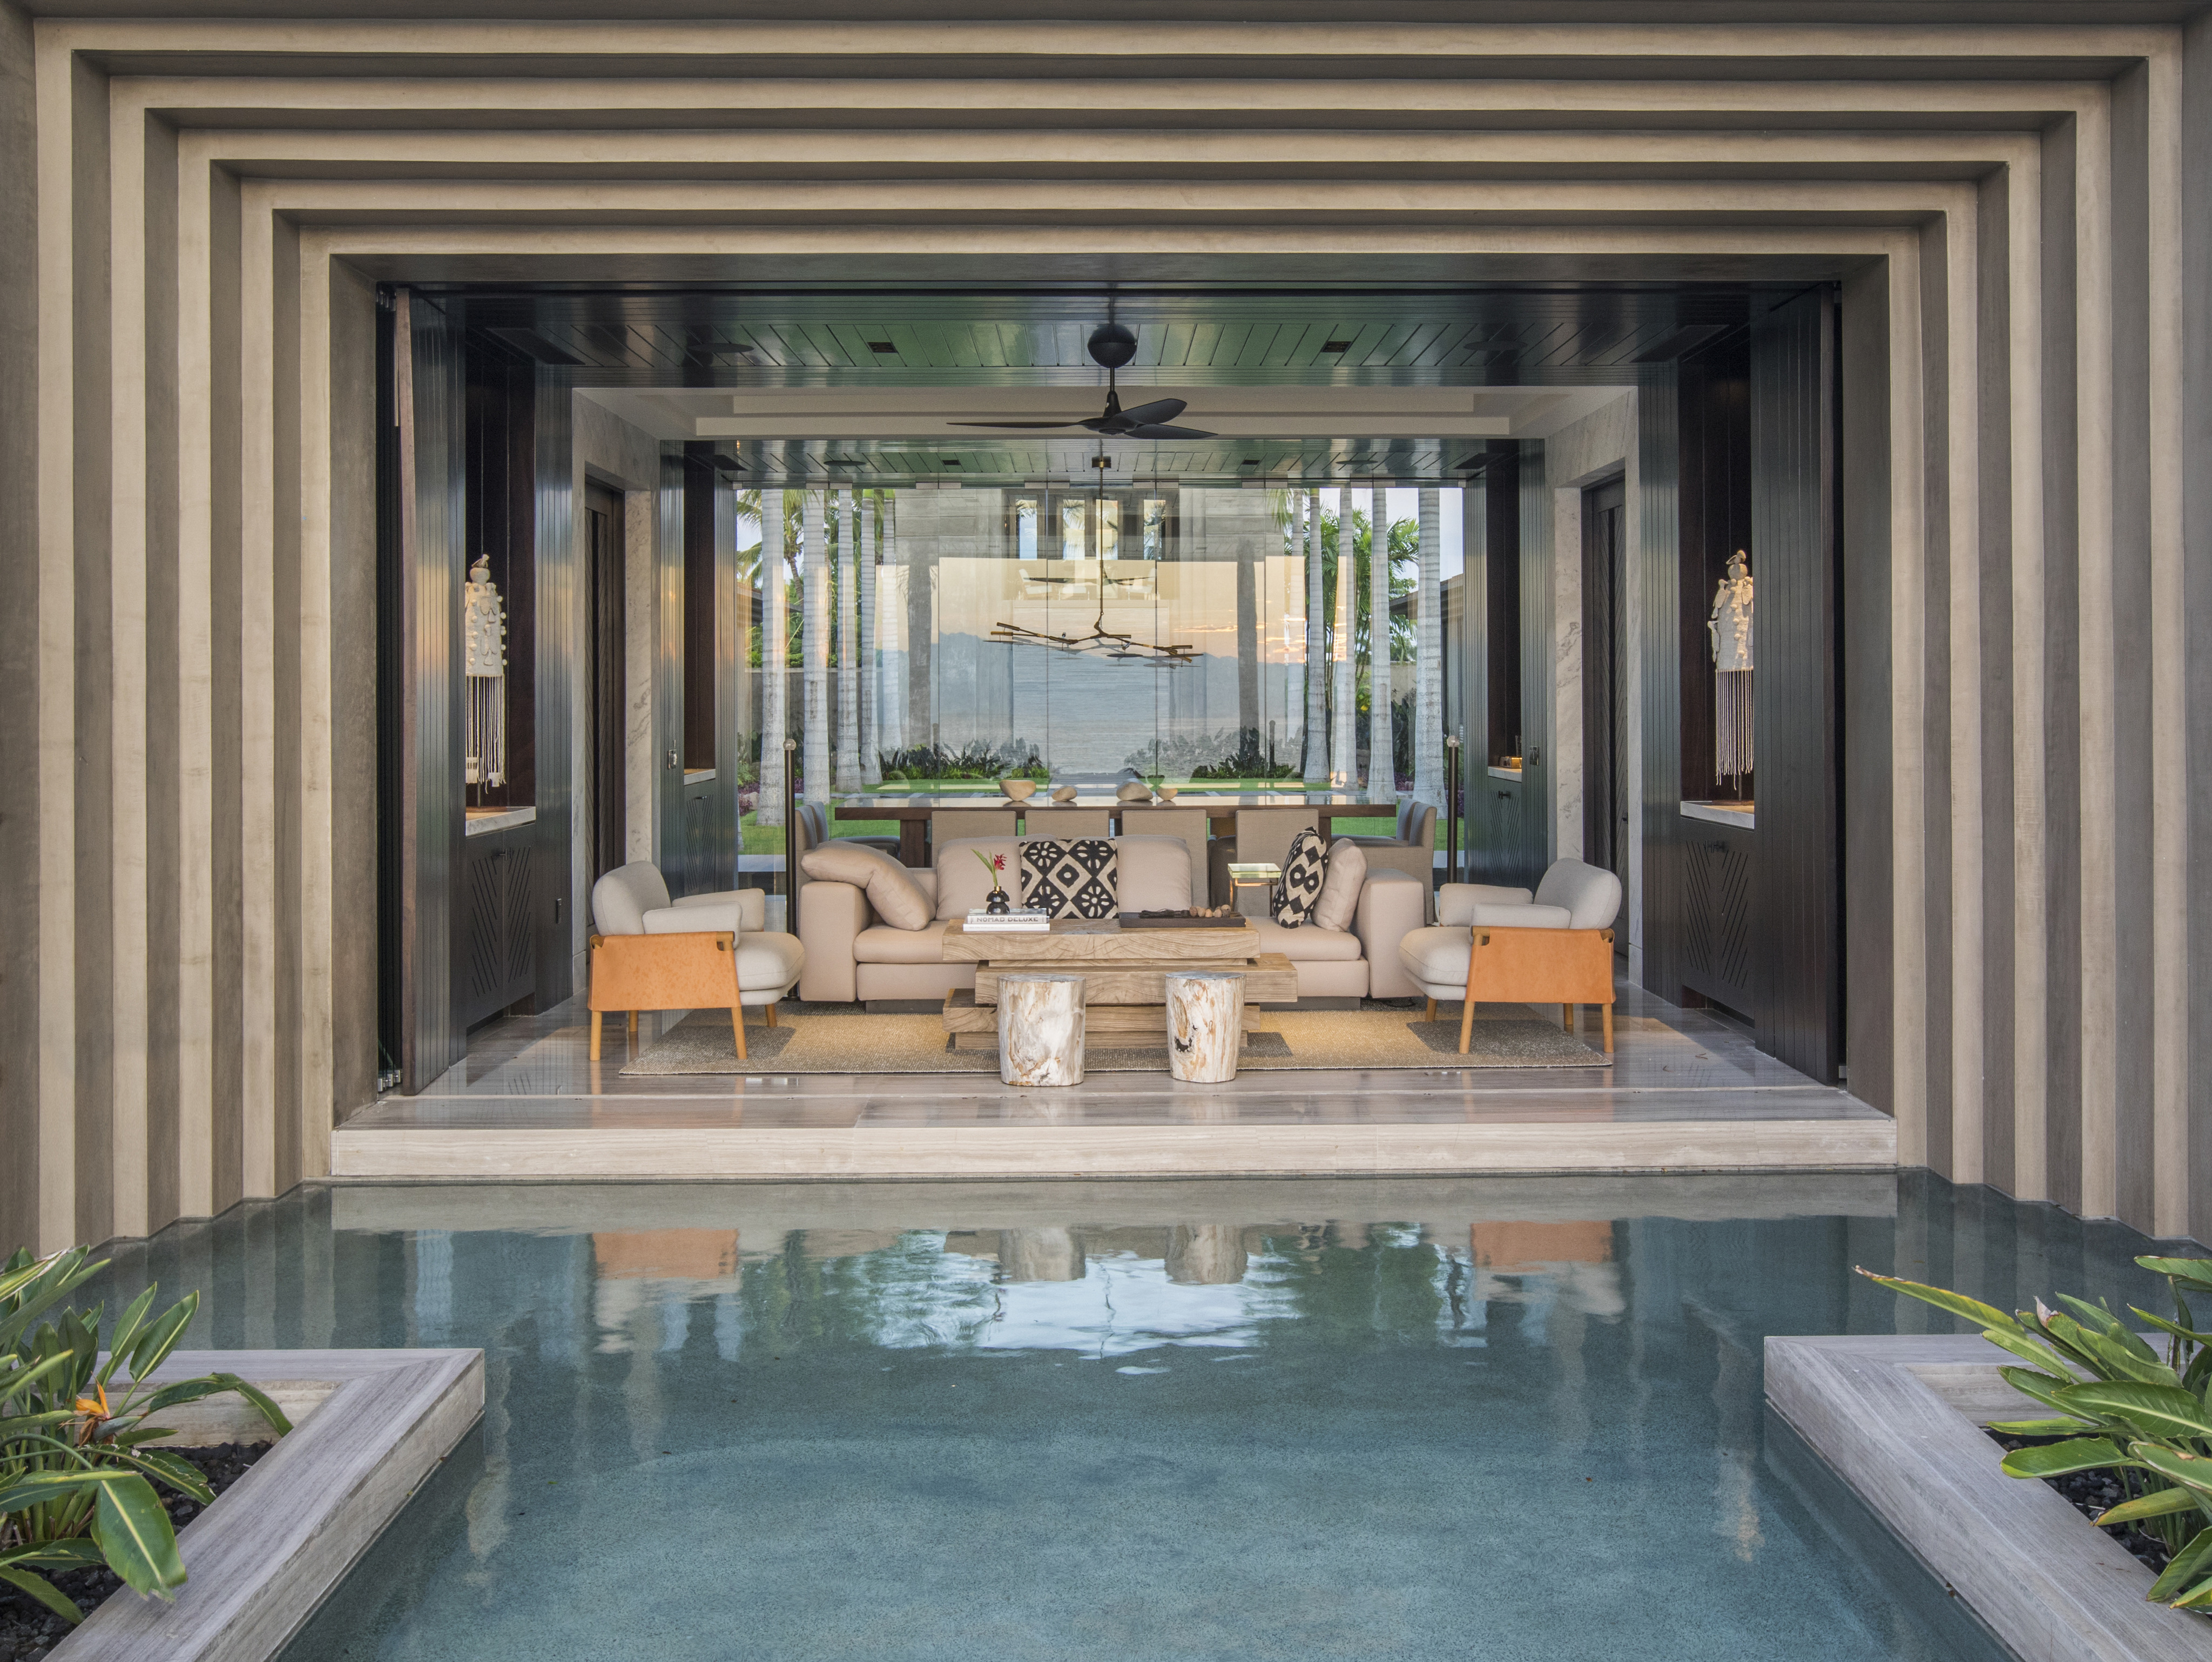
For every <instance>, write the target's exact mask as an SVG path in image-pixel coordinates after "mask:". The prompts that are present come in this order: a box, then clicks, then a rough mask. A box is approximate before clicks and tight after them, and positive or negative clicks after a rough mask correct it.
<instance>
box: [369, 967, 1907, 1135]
mask: <svg viewBox="0 0 2212 1662" xmlns="http://www.w3.org/2000/svg"><path fill="white" fill-rule="evenodd" d="M679 1014H680V1013H679ZM1530 1014H1533V1015H1537V1016H1541V1017H1543V1018H1545V1019H1547V1020H1557V1016H1558V1012H1557V1009H1556V1007H1553V1006H1545V1007H1542V1008H1534V1007H1531V1009H1530ZM676 1020H678V1014H669V1015H667V1016H665V1017H664V1016H658V1015H650V1014H649V1015H646V1016H644V1017H641V1019H640V1032H639V1035H638V1038H636V1039H635V1040H634V1041H632V1040H628V1039H626V1038H624V1036H623V1034H622V1033H621V1032H620V1031H619V1028H618V1026H611V1027H610V1030H609V1032H608V1033H607V1036H606V1037H607V1042H606V1044H605V1056H604V1058H603V1059H602V1060H601V1061H599V1062H592V1060H591V1058H590V1054H589V1049H590V1047H589V1044H588V1041H587V1037H586V1029H585V1027H584V1025H583V1022H584V1017H583V1014H582V1010H581V1005H580V1001H572V1002H570V1003H568V1004H565V1005H562V1006H561V1007H559V1008H556V1009H555V1010H553V1011H551V1012H550V1013H548V1014H544V1015H535V1016H510V1017H506V1018H503V1019H501V1020H498V1021H496V1022H494V1023H492V1024H490V1025H489V1026H485V1027H483V1028H481V1029H479V1030H478V1031H477V1034H476V1035H475V1037H474V1038H473V1040H472V1041H471V1044H470V1047H469V1053H468V1055H467V1056H466V1057H465V1058H464V1059H463V1060H462V1061H461V1062H459V1063H457V1064H456V1065H455V1066H454V1067H453V1068H451V1069H449V1070H448V1071H447V1073H446V1074H445V1075H442V1076H441V1078H439V1079H438V1080H436V1081H434V1082H433V1083H432V1084H431V1085H430V1086H429V1087H428V1088H427V1089H426V1090H424V1091H423V1092H422V1093H421V1094H420V1095H419V1096H415V1097H400V1096H396V1095H395V1096H388V1097H386V1098H385V1099H383V1100H381V1101H380V1102H379V1103H377V1104H375V1105H374V1106H372V1107H370V1108H368V1109H366V1110H364V1111H362V1112H361V1113H360V1114H357V1115H356V1116H355V1117H352V1118H351V1119H349V1120H348V1121H347V1123H346V1129H349V1130H356V1131H366V1130H370V1129H381V1128H399V1127H430V1126H437V1127H444V1128H454V1129H459V1128H465V1127H484V1128H491V1127H500V1126H507V1127H514V1126H522V1125H538V1126H546V1127H555V1126H562V1125H574V1126H585V1125H592V1126H608V1125H612V1124H623V1123H627V1124H641V1123H654V1124H665V1125H671V1126H677V1125H683V1126H713V1125H736V1124H743V1125H744V1126H747V1127H750V1128H752V1129H769V1128H771V1127H775V1126H793V1127H811V1128H827V1127H830V1126H847V1125H857V1124H866V1123H877V1124H884V1125H908V1126H910V1125H927V1124H963V1125H972V1124H976V1123H987V1122H990V1121H992V1120H994V1119H997V1120H1009V1121H1019V1122H1021V1123H1036V1120H1037V1117H1038V1102H1039V1099H1040V1094H1041V1093H1037V1092H1034V1091H1016V1090H1009V1089H1007V1088H1006V1087H1001V1086H1000V1084H999V1083H998V1081H995V1080H994V1079H991V1078H990V1077H989V1076H987V1075H984V1076H981V1077H978V1076H975V1075H849V1076H838V1075H799V1076H791V1077H784V1078H779V1077H776V1076H775V1075H773V1074H772V1073H768V1072H765V1071H764V1072H763V1073H761V1074H757V1075H724V1076H717V1075H691V1076H687V1077H677V1078H670V1077H666V1076H661V1077H657V1078H642V1079H635V1078H634V1079H625V1078H623V1077H622V1073H621V1070H622V1068H623V1064H624V1063H625V1062H628V1061H629V1059H630V1057H631V1056H634V1055H635V1047H636V1046H641V1045H644V1044H650V1043H652V1041H653V1038H657V1037H658V1036H659V1032H661V1031H662V1024H663V1023H664V1022H665V1023H666V1024H667V1025H671V1026H672V1025H673V1024H674V1022H675V1021H676ZM1584 1025H1585V1026H1586V1027H1587V1028H1589V1030H1590V1031H1588V1032H1585V1033H1584V1035H1583V1037H1585V1038H1589V1039H1591V1040H1593V1041H1594V1040H1595V1037H1596V1035H1595V1021H1594V1020H1593V1019H1592V1018H1591V1017H1590V1016H1589V1014H1587V1013H1586V1014H1585V1018H1584ZM1614 1034H1615V1038H1614V1055H1613V1066H1612V1068H1606V1069H1599V1068H1587V1069H1585V1068H1531V1069H1517V1068H1452V1067H1449V1066H1448V1065H1440V1066H1438V1067H1437V1068H1434V1069H1430V1070H1424V1071H1419V1072H1410V1071H1400V1070H1389V1071H1375V1072H1367V1071H1364V1070H1346V1071H1341V1072H1328V1071H1320V1070H1316V1071H1310V1072H1297V1073H1267V1074H1257V1073H1255V1074H1247V1075H1242V1076H1240V1077H1239V1078H1237V1079H1236V1080H1233V1081H1230V1082H1229V1083H1227V1084H1225V1085H1218V1086H1207V1087H1200V1089H1198V1090H1194V1088H1193V1087H1187V1086H1178V1085H1176V1083H1175V1082H1174V1081H1171V1080H1170V1079H1168V1078H1167V1077H1166V1075H1164V1074H1163V1075H1157V1076H1155V1075H1130V1074H1099V1075H1092V1076H1091V1078H1090V1079H1088V1080H1086V1081H1085V1082H1084V1083H1083V1084H1081V1085H1079V1086H1074V1087H1068V1088H1066V1089H1063V1090H1058V1091H1054V1092H1051V1093H1043V1094H1046V1095H1048V1097H1049V1099H1050V1101H1051V1103H1052V1104H1053V1105H1054V1111H1055V1112H1054V1118H1055V1120H1056V1122H1057V1123H1085V1124H1092V1125H1109V1124H1173V1123H1185V1122H1186V1119H1187V1117H1188V1110H1189V1108H1190V1105H1192V1104H1193V1103H1194V1101H1197V1100H1200V1099H1201V1096H1202V1099H1203V1100H1205V1101H1206V1102H1207V1103H1210V1104H1212V1105H1216V1107H1217V1108H1218V1109H1220V1110H1223V1111H1226V1112H1227V1113H1228V1114H1230V1115H1232V1116H1233V1117H1235V1118H1237V1119H1238V1120H1244V1121H1253V1122H1265V1121H1271V1120H1272V1121H1284V1122H1291V1123H1374V1122H1377V1121H1387V1122H1396V1123H1409V1124H1412V1123H1439V1122H1449V1123H1464V1122H1465V1121H1466V1120H1467V1119H1468V1117H1470V1116H1478V1117H1510V1118H1512V1119H1515V1120H1535V1121H1541V1120H1545V1119H1557V1120H1563V1121H1564V1120H1575V1119H1583V1118H1588V1117H1591V1116H1592V1115H1594V1114H1601V1115H1602V1116H1604V1117H1606V1118H1607V1119H1616V1120H1617V1119H1622V1118H1627V1119H1638V1118H1643V1119H1651V1120H1668V1119H1679V1118H1685V1117H1694V1118H1698V1119H1743V1120H1750V1119H1760V1118H1788V1119H1828V1120H1846V1121H1848V1120H1863V1119H1866V1118H1868V1117H1875V1118H1880V1117H1881V1116H1880V1115H1878V1114H1876V1113H1875V1110H1873V1109H1871V1108H1869V1107H1868V1106H1867V1105H1865V1104H1863V1103H1861V1102H1859V1101H1858V1100H1857V1099H1855V1098H1853V1097H1852V1096H1850V1094H1849V1093H1847V1092H1845V1091H1843V1090H1839V1089H1837V1088H1835V1087H1831V1086H1824V1085H1820V1084H1819V1083H1817V1082H1815V1081H1813V1080H1810V1079H1808V1078H1807V1077H1806V1076H1805V1075H1802V1074H1800V1073H1798V1072H1797V1071H1796V1069H1795V1068H1790V1067H1788V1066H1786V1065H1785V1064H1784V1063H1782V1062H1778V1061H1776V1060H1775V1059H1774V1058H1773V1057H1772V1056H1765V1055H1762V1054H1761V1053H1760V1052H1759V1050H1757V1049H1756V1048H1755V1047H1754V1046H1753V1044H1752V1042H1751V1040H1750V1038H1748V1037H1747V1035H1746V1034H1744V1033H1743V1032H1741V1030H1740V1029H1738V1028H1736V1027H1735V1026H1731V1025H1730V1024H1729V1023H1726V1022H1724V1021H1722V1020H1718V1019H1717V1018H1715V1017H1712V1016H1710V1015H1707V1014H1704V1013H1703V1012H1701V1011H1696V1010H1684V1009H1680V1008H1677V1007H1675V1006H1674V1005H1672V1004H1668V1003H1666V1002H1665V1001H1662V1000H1660V999H1657V998H1655V997H1653V996H1652V995H1650V994H1649V993H1647V992H1645V991H1644V989H1642V988H1640V987H1635V986H1632V985H1629V984H1626V983H1623V985H1622V986H1621V988H1620V1003H1619V1005H1618V1006H1617V1007H1616V1009H1615V1017H1614Z"/></svg>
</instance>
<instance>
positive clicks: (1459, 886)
mask: <svg viewBox="0 0 2212 1662" xmlns="http://www.w3.org/2000/svg"><path fill="white" fill-rule="evenodd" d="M1534 898H1535V897H1534V895H1532V894H1530V893H1529V892H1528V890H1526V889H1509V888H1507V887H1505V886H1504V885H1503V884H1499V883H1447V884H1445V885H1444V886H1443V887H1442V888H1441V889H1438V890H1437V922H1439V923H1455V924H1457V925H1459V926H1460V927H1461V928H1465V927H1466V926H1467V925H1468V924H1469V923H1472V922H1474V909H1475V908H1476V907H1477V906H1525V905H1527V904H1528V903H1529V902H1530V901H1531V900H1533V899H1534Z"/></svg>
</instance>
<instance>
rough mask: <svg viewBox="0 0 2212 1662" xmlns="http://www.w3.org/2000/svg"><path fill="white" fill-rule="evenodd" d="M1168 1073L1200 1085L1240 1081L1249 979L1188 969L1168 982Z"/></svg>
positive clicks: (1168, 979) (1226, 973)
mask: <svg viewBox="0 0 2212 1662" xmlns="http://www.w3.org/2000/svg"><path fill="white" fill-rule="evenodd" d="M1165 982H1166V990H1167V1014H1168V1020H1167V1027H1168V1072H1169V1073H1170V1075H1173V1076H1174V1077H1175V1078H1176V1079H1180V1080H1184V1081H1188V1082H1190V1083H1192V1084H1195V1085H1218V1084H1220V1083H1221V1082H1222V1081H1225V1080H1231V1079H1234V1078H1236V1077H1237V1046H1239V1045H1240V1044H1243V1042H1244V977H1243V976H1242V975H1239V974H1237V972H1235V971H1224V970H1182V971H1174V972H1172V973H1170V974H1169V975H1168V976H1167V977H1165Z"/></svg>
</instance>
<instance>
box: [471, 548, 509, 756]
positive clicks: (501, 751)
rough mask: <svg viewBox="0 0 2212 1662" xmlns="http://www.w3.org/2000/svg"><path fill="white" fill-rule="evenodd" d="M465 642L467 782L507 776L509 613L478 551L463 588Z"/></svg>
mask: <svg viewBox="0 0 2212 1662" xmlns="http://www.w3.org/2000/svg"><path fill="white" fill-rule="evenodd" d="M461 643H462V651H463V662H464V674H465V677H466V679H467V683H468V726H469V730H468V743H467V746H466V751H467V758H468V773H467V778H468V782H469V783H470V784H471V785H501V784H504V783H506V782H507V613H506V611H505V609H504V608H502V607H501V605H500V603H499V590H498V588H497V587H495V585H494V584H493V582H492V580H491V561H490V558H489V557H488V556H485V555H481V554H480V555H478V556H477V563H475V564H474V565H472V566H471V567H470V568H469V580H468V581H467V583H466V584H465V585H464V586H463V587H462V590H461Z"/></svg>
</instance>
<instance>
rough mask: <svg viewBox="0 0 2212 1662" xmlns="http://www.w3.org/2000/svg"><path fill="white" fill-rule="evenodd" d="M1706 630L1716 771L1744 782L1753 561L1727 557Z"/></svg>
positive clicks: (1738, 555)
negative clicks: (1725, 571)
mask: <svg viewBox="0 0 2212 1662" xmlns="http://www.w3.org/2000/svg"><path fill="white" fill-rule="evenodd" d="M1705 630H1706V632H1707V633H1708V634H1710V635H1711V636H1712V638H1713V772H1714V774H1715V776H1717V777H1719V778H1722V779H1734V780H1737V781H1739V782H1741V780H1742V778H1743V776H1745V775H1746V774H1747V773H1749V772H1750V771H1751V760H1752V756H1751V563H1750V559H1749V557H1748V556H1747V555H1746V554H1745V553H1744V551H1743V550H1741V549H1740V548H1739V549H1738V550H1736V551H1735V555H1734V557H1731V558H1730V559H1729V563H1728V575H1727V576H1725V577H1723V578H1722V579H1721V582H1720V587H1718V588H1717V590H1715V591H1714V594H1713V611H1712V616H1711V618H1708V619H1707V620H1706V623H1705Z"/></svg>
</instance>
